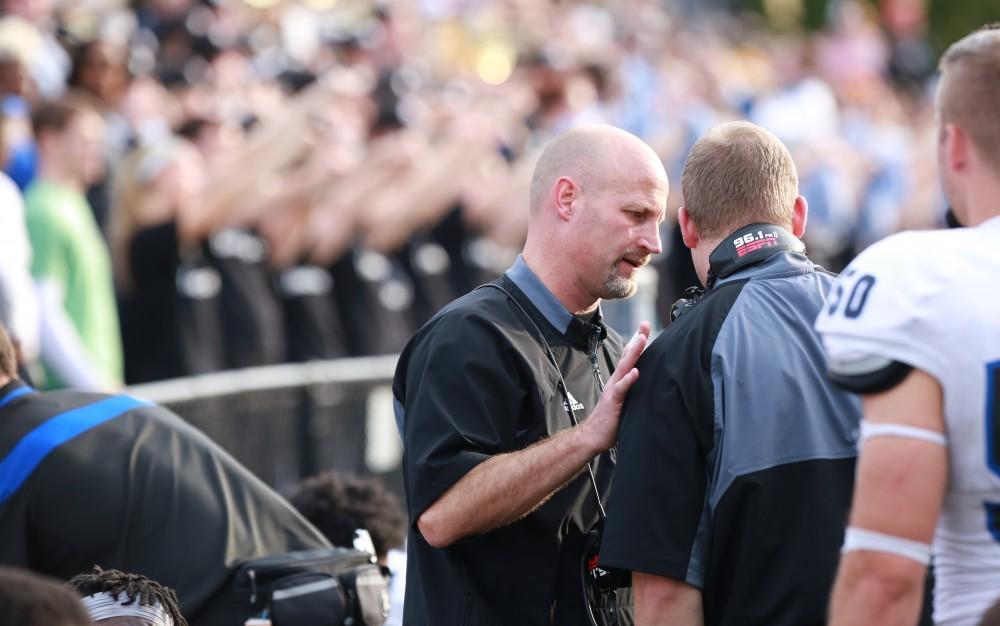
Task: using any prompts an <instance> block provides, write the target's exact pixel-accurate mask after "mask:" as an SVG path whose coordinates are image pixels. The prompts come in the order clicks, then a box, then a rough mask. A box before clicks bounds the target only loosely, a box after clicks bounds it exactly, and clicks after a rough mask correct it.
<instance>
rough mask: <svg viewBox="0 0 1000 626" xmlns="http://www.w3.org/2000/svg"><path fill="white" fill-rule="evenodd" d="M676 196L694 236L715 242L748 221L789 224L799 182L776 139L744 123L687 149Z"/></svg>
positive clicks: (730, 124) (724, 127) (789, 158)
mask: <svg viewBox="0 0 1000 626" xmlns="http://www.w3.org/2000/svg"><path fill="white" fill-rule="evenodd" d="M681 191H682V193H683V194H684V206H685V208H686V209H687V212H688V215H690V216H691V220H692V221H693V222H694V225H695V226H696V227H697V228H698V232H699V233H700V234H701V236H702V237H715V236H718V235H725V234H726V233H728V232H729V231H731V230H733V229H735V228H739V227H740V226H743V225H744V224H750V223H753V222H767V223H769V224H776V225H779V226H788V225H790V224H791V222H792V217H793V215H794V208H795V199H796V198H797V197H798V195H799V179H798V174H797V173H796V171H795V163H794V162H793V161H792V155H791V154H789V152H788V149H787V148H785V146H784V145H783V144H782V143H781V141H779V140H778V138H777V137H775V136H774V135H772V134H771V133H769V132H767V131H766V130H764V129H763V128H761V127H760V126H757V125H756V124H751V123H750V122H727V123H725V124H719V125H718V126H715V127H713V128H712V129H711V130H709V131H708V133H707V134H706V135H705V136H704V137H702V138H701V139H699V140H698V142H697V143H695V144H694V147H692V148H691V152H690V153H689V154H688V157H687V160H686V161H684V172H683V174H682V175H681Z"/></svg>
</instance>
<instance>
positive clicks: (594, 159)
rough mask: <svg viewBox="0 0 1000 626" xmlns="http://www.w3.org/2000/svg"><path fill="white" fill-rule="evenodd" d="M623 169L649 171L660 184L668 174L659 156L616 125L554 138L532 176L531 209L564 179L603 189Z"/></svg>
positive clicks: (574, 131) (585, 127)
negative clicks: (660, 180) (557, 182)
mask: <svg viewBox="0 0 1000 626" xmlns="http://www.w3.org/2000/svg"><path fill="white" fill-rule="evenodd" d="M622 170H626V171H637V170H638V171H643V170H649V171H650V174H651V175H650V178H652V179H654V180H651V181H650V182H651V183H652V184H655V183H657V181H656V180H655V179H656V178H658V177H660V176H662V181H663V184H665V182H666V172H665V171H664V170H663V165H662V163H661V162H660V159H659V157H658V156H657V155H656V153H655V152H654V151H653V149H652V148H650V147H649V146H648V145H646V143H645V142H643V141H642V140H641V139H639V138H638V137H636V136H635V135H633V134H631V133H628V132H626V131H624V130H621V129H620V128H615V127H614V126H604V125H594V126H579V127H577V128H573V129H571V130H568V131H566V132H564V133H563V134H561V135H559V136H558V137H556V138H555V139H553V140H552V141H551V142H550V143H549V144H548V145H547V146H546V147H545V150H543V151H542V155H541V156H540V157H539V158H538V163H537V164H536V165H535V172H534V174H533V175H532V177H531V191H530V194H531V196H530V203H531V204H530V206H531V211H532V213H534V212H536V211H537V210H538V208H539V207H541V206H542V204H543V203H544V202H545V197H546V195H547V194H548V193H549V191H550V190H551V189H552V187H553V185H555V183H556V181H558V180H559V179H560V178H561V177H563V176H567V177H569V178H572V179H573V180H574V182H576V184H577V185H579V186H580V187H582V188H584V189H587V188H590V187H591V186H593V185H598V186H604V185H605V183H606V181H608V179H609V178H610V176H612V175H617V174H618V173H619V172H621V171H622Z"/></svg>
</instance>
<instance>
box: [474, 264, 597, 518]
mask: <svg viewBox="0 0 1000 626" xmlns="http://www.w3.org/2000/svg"><path fill="white" fill-rule="evenodd" d="M483 288H492V289H496V290H498V291H501V292H503V293H504V295H506V296H507V298H508V299H509V300H510V301H511V302H512V303H514V306H515V307H516V308H517V310H518V311H520V312H521V316H522V317H524V319H526V320H527V321H528V326H529V328H530V329H531V330H534V332H535V335H536V336H537V337H538V340H539V341H540V342H541V343H542V347H543V348H545V356H546V357H548V359H549V363H551V364H552V367H554V368H555V370H556V374H558V375H559V383H558V385H557V386H558V388H559V392H560V393H561V394H562V397H563V406H564V407H565V408H566V413H567V414H568V415H569V421H570V423H571V424H573V426H574V427H575V426H579V425H580V422H579V421H578V420H577V419H576V413H575V412H574V411H573V403H572V402H571V401H570V397H569V388H568V387H567V386H566V380H565V379H564V378H563V375H562V370H561V369H559V363H558V361H556V357H555V355H554V354H552V349H551V348H550V347H549V342H548V341H546V340H545V335H543V334H542V329H540V328H539V327H538V324H536V323H535V320H533V319H532V318H531V316H530V315H528V312H527V311H525V310H524V307H523V306H521V303H520V302H518V301H517V298H515V297H514V296H513V295H512V294H511V293H510V292H509V291H507V290H506V289H504V288H503V287H501V286H500V285H497V284H495V283H487V284H485V285H480V286H479V287H476V289H483ZM593 462H594V461H593V459H591V460H589V461H587V475H588V476H589V478H590V486H591V487H592V488H593V490H594V497H596V498H597V512H598V516H599V518H600V519H601V520H604V518H606V517H607V514H606V513H605V512H604V503H603V502H602V501H601V490H600V489H598V487H597V478H595V477H594V466H593Z"/></svg>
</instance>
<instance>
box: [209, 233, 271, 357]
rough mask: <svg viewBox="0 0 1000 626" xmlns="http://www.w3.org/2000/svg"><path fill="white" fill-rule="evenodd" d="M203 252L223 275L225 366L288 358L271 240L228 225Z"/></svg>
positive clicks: (221, 301) (210, 263) (222, 299)
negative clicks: (273, 282)
mask: <svg viewBox="0 0 1000 626" xmlns="http://www.w3.org/2000/svg"><path fill="white" fill-rule="evenodd" d="M205 254H206V257H207V260H208V263H209V265H210V266H211V267H213V268H215V269H216V270H217V271H218V272H219V276H220V278H221V280H222V293H221V300H220V303H221V307H222V336H223V340H224V344H225V348H226V367H227V368H228V369H238V368H243V367H254V366H257V365H272V364H274V363H282V362H284V360H285V324H284V320H283V319H282V311H281V305H280V303H279V302H278V298H277V296H276V295H275V293H274V289H273V288H272V285H271V275H270V270H269V269H268V265H267V243H266V242H265V241H264V240H263V239H262V238H261V237H259V236H258V235H256V234H254V233H253V232H250V231H248V230H243V229H237V228H227V229H225V230H221V231H219V232H217V233H215V234H213V235H212V236H211V237H210V238H209V240H208V245H207V246H206V249H205Z"/></svg>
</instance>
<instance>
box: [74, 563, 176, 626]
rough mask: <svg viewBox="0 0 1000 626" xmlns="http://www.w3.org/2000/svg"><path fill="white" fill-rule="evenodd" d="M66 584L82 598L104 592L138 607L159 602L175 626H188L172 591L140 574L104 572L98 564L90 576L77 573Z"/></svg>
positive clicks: (116, 571) (110, 570)
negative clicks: (135, 603) (74, 589)
mask: <svg viewBox="0 0 1000 626" xmlns="http://www.w3.org/2000/svg"><path fill="white" fill-rule="evenodd" d="M69 585H70V586H71V587H75V588H76V590H77V591H78V592H79V593H80V594H81V595H83V596H90V595H93V594H95V593H105V592H106V593H110V594H112V595H118V594H121V593H124V594H125V596H126V597H127V598H128V602H124V603H123V604H132V603H134V602H138V603H139V604H140V605H146V606H152V605H154V604H156V603H157V602H159V603H160V606H162V607H163V610H164V611H166V612H167V615H169V616H170V618H171V619H172V620H174V626H188V623H187V620H186V619H184V616H183V615H181V610H180V607H179V606H178V605H179V602H178V600H177V594H176V593H175V592H174V590H173V589H171V588H169V587H164V586H163V585H161V584H160V583H158V582H156V581H155V580H150V579H149V578H147V577H145V576H143V575H142V574H126V573H125V572H120V571H118V570H114V569H109V570H105V569H101V566H100V565H95V566H94V569H93V571H91V573H89V574H78V575H76V576H74V577H73V578H71V579H70V581H69Z"/></svg>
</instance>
